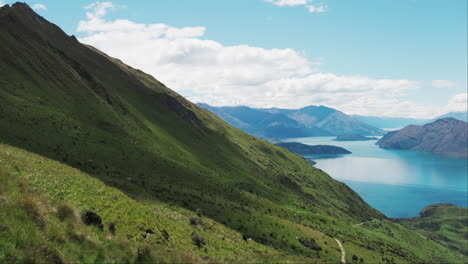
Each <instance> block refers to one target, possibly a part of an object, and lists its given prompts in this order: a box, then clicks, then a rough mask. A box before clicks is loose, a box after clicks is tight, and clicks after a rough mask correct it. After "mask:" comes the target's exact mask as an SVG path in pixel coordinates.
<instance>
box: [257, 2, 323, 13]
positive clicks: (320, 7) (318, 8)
mask: <svg viewBox="0 0 468 264" xmlns="http://www.w3.org/2000/svg"><path fill="white" fill-rule="evenodd" d="M264 1H265V2H268V3H272V4H274V5H276V6H305V7H306V8H307V10H309V12H310V13H324V12H327V10H328V7H327V6H326V5H324V4H323V3H320V4H317V5H309V4H310V3H312V2H314V0H264Z"/></svg>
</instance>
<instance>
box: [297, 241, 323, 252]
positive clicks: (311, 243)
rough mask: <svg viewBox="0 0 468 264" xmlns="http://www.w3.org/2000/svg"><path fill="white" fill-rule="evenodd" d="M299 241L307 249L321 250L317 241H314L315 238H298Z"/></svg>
mask: <svg viewBox="0 0 468 264" xmlns="http://www.w3.org/2000/svg"><path fill="white" fill-rule="evenodd" d="M299 242H301V244H302V245H303V246H304V247H306V248H308V249H312V250H315V251H322V248H321V247H320V246H319V245H317V242H315V239H313V238H307V239H305V238H300V239H299Z"/></svg>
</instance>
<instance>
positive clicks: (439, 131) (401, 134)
mask: <svg viewBox="0 0 468 264" xmlns="http://www.w3.org/2000/svg"><path fill="white" fill-rule="evenodd" d="M467 131H468V123H466V122H464V121H461V120H457V119H455V118H451V117H448V118H444V119H438V120H436V121H434V122H432V123H429V124H426V125H424V126H417V125H410V126H407V127H405V128H403V129H401V130H398V131H393V132H390V133H388V134H387V135H385V136H384V137H383V138H382V139H380V140H379V141H378V142H377V145H379V146H380V147H381V148H390V149H410V150H419V151H426V152H434V153H437V154H442V155H446V156H452V157H460V158H468V139H467V137H468V134H467Z"/></svg>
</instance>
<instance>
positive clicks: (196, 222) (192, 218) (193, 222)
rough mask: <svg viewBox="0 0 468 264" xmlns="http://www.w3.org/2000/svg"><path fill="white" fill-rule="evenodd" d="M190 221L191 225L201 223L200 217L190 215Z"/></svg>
mask: <svg viewBox="0 0 468 264" xmlns="http://www.w3.org/2000/svg"><path fill="white" fill-rule="evenodd" d="M189 222H190V224H191V225H195V226H196V225H199V224H200V223H201V221H200V218H198V217H190V220H189Z"/></svg>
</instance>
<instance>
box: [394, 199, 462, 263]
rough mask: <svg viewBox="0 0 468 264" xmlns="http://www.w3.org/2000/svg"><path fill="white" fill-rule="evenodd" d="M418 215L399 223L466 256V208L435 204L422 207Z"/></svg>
mask: <svg viewBox="0 0 468 264" xmlns="http://www.w3.org/2000/svg"><path fill="white" fill-rule="evenodd" d="M420 215H421V216H420V217H415V218H410V219H403V220H400V221H399V223H400V224H402V225H404V226H407V227H409V228H413V229H415V230H418V232H420V233H421V234H422V235H423V236H424V237H427V238H428V239H431V240H434V241H436V242H439V243H441V244H442V245H445V246H446V247H447V248H451V249H454V250H457V251H458V252H460V253H461V254H463V255H465V256H468V208H466V207H458V206H455V205H453V204H436V205H431V206H428V207H426V208H424V210H422V211H421V213H420Z"/></svg>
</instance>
